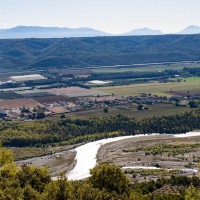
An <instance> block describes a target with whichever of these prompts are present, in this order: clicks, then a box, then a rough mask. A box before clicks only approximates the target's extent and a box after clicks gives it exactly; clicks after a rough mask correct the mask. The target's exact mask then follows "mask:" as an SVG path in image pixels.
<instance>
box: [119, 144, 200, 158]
mask: <svg viewBox="0 0 200 200" xmlns="http://www.w3.org/2000/svg"><path fill="white" fill-rule="evenodd" d="M196 148H200V144H199V143H185V144H183V143H180V144H176V143H174V144H173V143H172V144H160V145H153V146H148V147H139V148H130V149H125V150H123V151H125V152H138V151H145V155H153V156H155V155H162V154H163V153H168V156H171V155H173V156H175V155H184V154H185V153H189V152H193V151H194V149H196Z"/></svg>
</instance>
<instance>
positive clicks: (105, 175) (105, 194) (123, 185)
mask: <svg viewBox="0 0 200 200" xmlns="http://www.w3.org/2000/svg"><path fill="white" fill-rule="evenodd" d="M90 173H91V177H90V178H89V179H87V180H84V181H69V180H67V178H66V177H65V176H64V175H60V176H59V177H58V179H57V180H51V178H50V176H49V173H48V171H47V170H46V169H45V168H35V167H28V166H26V165H23V166H22V167H21V169H19V168H18V167H16V165H15V163H14V162H13V159H12V154H11V152H10V151H8V150H6V149H2V148H1V149H0V177H1V178H0V199H2V200H49V199H51V200H75V199H76V200H110V199H112V200H119V199H120V200H151V199H155V200H159V199H160V200H165V199H167V200H199V196H200V192H199V189H198V188H199V186H200V179H199V178H198V177H192V178H190V177H185V176H174V175H172V176H171V177H170V178H161V179H158V180H156V181H153V180H151V181H145V182H135V183H131V182H130V181H129V180H128V179H127V177H126V176H125V174H124V173H123V172H122V171H121V169H120V168H119V167H116V166H109V165H105V164H101V165H98V166H96V167H95V168H93V169H92V170H91V171H90ZM152 173H153V172H152Z"/></svg>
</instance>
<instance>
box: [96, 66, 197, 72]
mask: <svg viewBox="0 0 200 200" xmlns="http://www.w3.org/2000/svg"><path fill="white" fill-rule="evenodd" d="M184 67H188V68H199V67H200V64H192V65H191V64H168V65H150V66H133V67H124V68H123V67H115V68H98V69H94V70H93V71H94V72H95V73H116V72H117V73H119V72H158V71H165V70H180V69H183V68H184Z"/></svg>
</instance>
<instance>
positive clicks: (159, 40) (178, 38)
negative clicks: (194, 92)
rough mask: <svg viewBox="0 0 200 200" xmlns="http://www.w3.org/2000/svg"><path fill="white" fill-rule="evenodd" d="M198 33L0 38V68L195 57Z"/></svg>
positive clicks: (114, 63)
mask: <svg viewBox="0 0 200 200" xmlns="http://www.w3.org/2000/svg"><path fill="white" fill-rule="evenodd" d="M199 46H200V36H199V35H198V34H197V35H161V36H141V37H132V36H129V37H96V38H64V39H23V40H1V42H0V57H2V59H1V63H0V68H2V69H4V68H5V66H6V68H7V69H10V70H13V69H14V68H15V67H18V66H22V67H21V68H20V69H21V70H24V69H27V68H32V67H35V68H44V67H57V68H69V67H83V68H84V67H89V66H108V65H124V64H126V65H130V64H134V63H154V62H166V61H183V60H194V61H195V60H199Z"/></svg>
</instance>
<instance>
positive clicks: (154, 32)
mask: <svg viewBox="0 0 200 200" xmlns="http://www.w3.org/2000/svg"><path fill="white" fill-rule="evenodd" d="M123 35H126V36H131V35H162V32H161V31H160V30H152V29H149V28H140V29H135V30H132V31H130V32H127V33H124V34H123Z"/></svg>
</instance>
